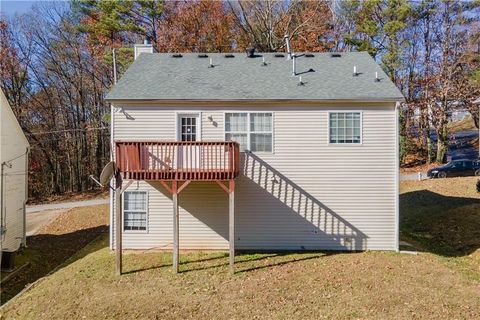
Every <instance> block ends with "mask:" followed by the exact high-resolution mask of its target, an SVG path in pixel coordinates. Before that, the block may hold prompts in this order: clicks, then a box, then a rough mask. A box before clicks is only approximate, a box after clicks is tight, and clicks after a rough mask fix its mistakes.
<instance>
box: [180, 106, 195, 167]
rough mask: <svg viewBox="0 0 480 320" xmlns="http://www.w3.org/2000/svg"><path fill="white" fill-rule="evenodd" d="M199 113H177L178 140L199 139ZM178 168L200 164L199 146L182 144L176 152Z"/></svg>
mask: <svg viewBox="0 0 480 320" xmlns="http://www.w3.org/2000/svg"><path fill="white" fill-rule="evenodd" d="M200 126H201V124H200V115H199V114H198V113H186V114H179V115H178V119H177V140H178V141H187V142H188V141H200V133H201V132H200V129H201V128H200ZM177 160H178V161H177V168H178V169H182V168H183V169H195V168H198V167H199V165H200V146H196V145H189V144H186V145H182V146H181V147H179V148H178V153H177Z"/></svg>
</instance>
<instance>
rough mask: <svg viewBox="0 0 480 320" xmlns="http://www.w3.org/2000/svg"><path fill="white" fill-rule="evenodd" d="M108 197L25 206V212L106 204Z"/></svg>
mask: <svg viewBox="0 0 480 320" xmlns="http://www.w3.org/2000/svg"><path fill="white" fill-rule="evenodd" d="M107 203H109V199H108V198H106V199H92V200H83V201H72V202H62V203H51V204H40V205H36V206H27V209H26V212H27V214H29V213H32V212H39V211H45V210H60V209H71V208H77V207H88V206H95V205H99V204H107Z"/></svg>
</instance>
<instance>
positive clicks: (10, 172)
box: [0, 92, 28, 252]
mask: <svg viewBox="0 0 480 320" xmlns="http://www.w3.org/2000/svg"><path fill="white" fill-rule="evenodd" d="M0 110H1V111H0V127H1V129H0V131H1V150H0V163H3V162H7V163H9V164H11V168H9V167H7V166H4V175H3V179H4V181H3V186H4V190H2V189H1V188H2V186H1V184H0V196H1V197H3V199H2V200H3V201H2V202H3V207H4V219H5V220H6V223H5V228H6V233H5V235H4V238H3V239H2V241H3V242H2V250H3V251H9V252H12V251H16V250H18V248H19V247H20V244H21V243H22V241H23V240H24V236H25V233H24V219H25V214H24V212H25V202H26V200H27V194H26V179H25V177H26V172H25V164H26V161H27V154H26V151H27V147H28V142H27V141H26V139H25V136H24V135H23V132H22V131H21V129H20V126H19V125H18V122H17V119H16V118H15V115H14V114H13V112H12V110H11V109H10V106H9V105H8V102H7V99H6V98H5V96H4V95H3V92H0ZM10 160H11V161H10Z"/></svg>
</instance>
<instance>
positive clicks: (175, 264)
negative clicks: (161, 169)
mask: <svg viewBox="0 0 480 320" xmlns="http://www.w3.org/2000/svg"><path fill="white" fill-rule="evenodd" d="M172 199H173V272H175V273H178V256H179V243H178V242H179V241H178V240H179V236H178V233H179V232H178V231H179V230H178V229H179V228H178V224H179V215H178V188H177V181H173V182H172Z"/></svg>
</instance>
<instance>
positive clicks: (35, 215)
mask: <svg viewBox="0 0 480 320" xmlns="http://www.w3.org/2000/svg"><path fill="white" fill-rule="evenodd" d="M65 211H67V209H61V210H46V211H38V212H31V213H29V214H28V215H27V230H26V232H27V237H29V236H33V235H34V234H37V233H38V231H39V230H40V229H41V228H42V227H43V226H46V225H47V224H49V223H50V222H52V221H53V220H54V219H55V218H56V217H58V216H59V215H60V214H62V213H63V212H65Z"/></svg>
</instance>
